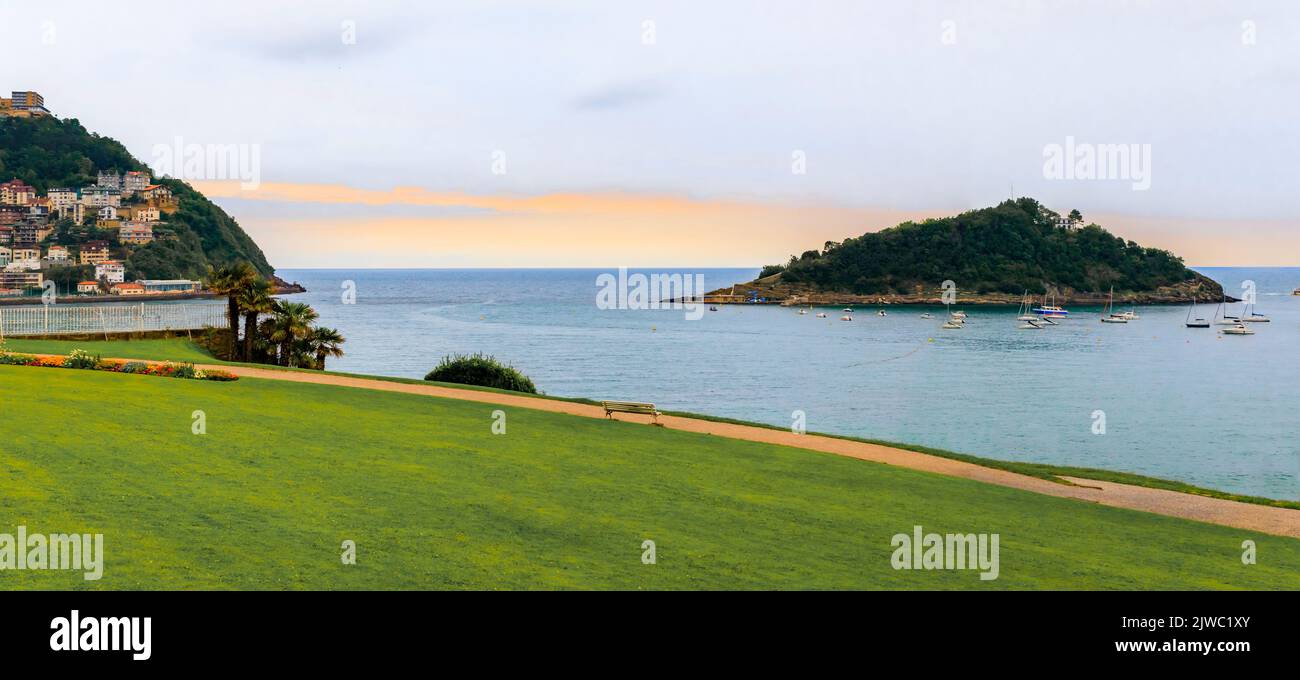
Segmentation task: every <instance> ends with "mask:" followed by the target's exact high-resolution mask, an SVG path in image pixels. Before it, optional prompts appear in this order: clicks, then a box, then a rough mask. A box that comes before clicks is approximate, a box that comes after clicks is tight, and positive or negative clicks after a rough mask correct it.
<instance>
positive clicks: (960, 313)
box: [950, 312, 966, 319]
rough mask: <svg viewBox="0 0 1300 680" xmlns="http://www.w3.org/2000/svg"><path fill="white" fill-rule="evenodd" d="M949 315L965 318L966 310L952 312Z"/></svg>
mask: <svg viewBox="0 0 1300 680" xmlns="http://www.w3.org/2000/svg"><path fill="white" fill-rule="evenodd" d="M950 316H951V317H952V318H954V319H965V318H966V312H953V313H952V314H951V315H950Z"/></svg>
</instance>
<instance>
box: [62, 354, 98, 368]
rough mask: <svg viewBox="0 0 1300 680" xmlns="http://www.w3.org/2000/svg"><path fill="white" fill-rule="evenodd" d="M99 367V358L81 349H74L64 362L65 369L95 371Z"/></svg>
mask: <svg viewBox="0 0 1300 680" xmlns="http://www.w3.org/2000/svg"><path fill="white" fill-rule="evenodd" d="M97 366H99V357H97V356H91V355H90V353H89V352H86V351H84V350H80V349H74V350H72V352H71V353H70V354H68V358H66V359H64V360H63V367H64V368H80V369H85V370H88V371H93V370H95V368H96V367H97Z"/></svg>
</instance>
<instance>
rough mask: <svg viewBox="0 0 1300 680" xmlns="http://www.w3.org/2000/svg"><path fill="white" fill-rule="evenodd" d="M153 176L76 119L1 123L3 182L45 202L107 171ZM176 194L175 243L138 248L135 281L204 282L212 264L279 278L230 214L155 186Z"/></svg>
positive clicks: (175, 184) (169, 182) (172, 185)
mask: <svg viewBox="0 0 1300 680" xmlns="http://www.w3.org/2000/svg"><path fill="white" fill-rule="evenodd" d="M128 170H134V171H145V172H148V171H149V168H148V167H146V166H145V165H144V164H143V163H141V162H140V161H138V160H136V159H135V158H133V157H132V156H131V154H130V152H128V151H127V150H126V147H124V146H122V144H121V143H119V142H117V141H116V140H114V139H111V138H109V137H104V136H101V135H98V134H94V133H91V132H89V131H87V130H86V128H84V127H82V125H81V123H80V122H79V121H77V120H76V119H75V118H69V119H65V120H59V119H57V118H54V117H52V116H51V117H41V118H0V181H8V180H10V179H13V178H18V179H21V180H23V181H24V182H26V183H28V184H30V185H32V186H33V187H36V189H37V191H39V192H40V193H41V194H42V195H43V194H44V193H45V192H46V191H47V190H49V189H50V188H51V187H68V188H73V189H76V188H81V187H84V186H89V185H93V184H95V181H96V180H97V178H98V174H99V173H100V172H101V171H104V172H108V171H115V172H126V171H128ZM153 181H154V182H155V183H158V184H163V185H165V186H167V187H168V188H169V189H171V191H172V194H173V196H174V197H175V198H176V199H177V203H178V207H177V210H176V211H175V212H173V213H171V214H169V215H166V216H165V217H164V221H165V222H166V223H167V224H166V227H165V229H166V231H168V232H170V234H171V236H170V237H169V238H165V239H159V240H155V241H153V242H152V243H149V244H147V245H144V246H140V247H138V248H132V249H131V250H130V252H129V254H128V255H127V256H126V260H127V261H126V266H127V275H128V276H130V277H140V278H161V279H170V278H189V279H201V278H202V277H203V276H205V275H206V273H207V269H208V265H213V266H218V265H221V264H225V263H229V262H236V261H241V260H242V261H246V262H248V263H250V264H252V265H253V266H254V267H255V268H256V269H257V270H258V271H259V272H261V273H262V274H263V275H265V276H270V275H271V274H272V272H273V271H274V270H273V268H272V267H271V265H270V264H269V263H268V262H267V261H266V256H265V255H263V254H262V249H261V248H259V247H258V246H257V244H256V243H254V242H253V239H251V238H249V236H248V234H246V233H244V230H243V229H241V228H240V226H239V224H238V223H236V222H235V220H234V219H233V218H231V217H230V216H229V215H227V214H226V212H225V211H224V210H222V209H221V208H220V207H218V206H217V205H216V204H214V203H212V202H211V201H209V200H208V199H207V198H206V197H204V196H203V194H201V193H199V192H198V191H195V190H194V189H193V188H191V187H190V186H189V185H188V184H186V183H185V182H182V181H180V180H175V179H154V180H153Z"/></svg>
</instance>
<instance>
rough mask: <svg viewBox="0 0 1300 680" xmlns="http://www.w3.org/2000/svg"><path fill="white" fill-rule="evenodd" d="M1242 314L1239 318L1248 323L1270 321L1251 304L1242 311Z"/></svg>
mask: <svg viewBox="0 0 1300 680" xmlns="http://www.w3.org/2000/svg"><path fill="white" fill-rule="evenodd" d="M1243 314H1244V315H1243V316H1242V317H1241V320H1242V321H1246V322H1249V323H1269V322H1270V321H1272V320H1271V319H1269V318H1268V317H1267V316H1264V315H1263V314H1260V313H1258V312H1256V311H1255V305H1251V306H1250V307H1249V308H1248V309H1246V310H1245V311H1244V312H1243Z"/></svg>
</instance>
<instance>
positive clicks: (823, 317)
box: [817, 312, 826, 319]
mask: <svg viewBox="0 0 1300 680" xmlns="http://www.w3.org/2000/svg"><path fill="white" fill-rule="evenodd" d="M817 318H818V319H825V318H826V312H817Z"/></svg>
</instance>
